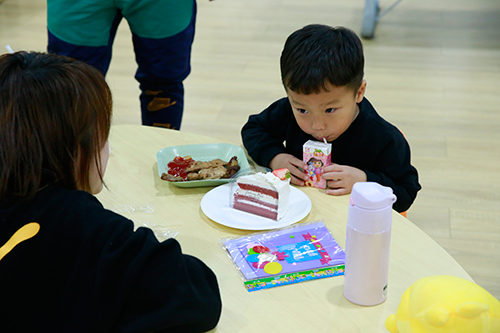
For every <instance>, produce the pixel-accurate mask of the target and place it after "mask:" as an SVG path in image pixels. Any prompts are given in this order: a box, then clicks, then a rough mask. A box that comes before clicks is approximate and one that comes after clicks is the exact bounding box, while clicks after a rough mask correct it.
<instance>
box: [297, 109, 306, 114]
mask: <svg viewBox="0 0 500 333" xmlns="http://www.w3.org/2000/svg"><path fill="white" fill-rule="evenodd" d="M297 112H298V113H307V110H305V109H297Z"/></svg>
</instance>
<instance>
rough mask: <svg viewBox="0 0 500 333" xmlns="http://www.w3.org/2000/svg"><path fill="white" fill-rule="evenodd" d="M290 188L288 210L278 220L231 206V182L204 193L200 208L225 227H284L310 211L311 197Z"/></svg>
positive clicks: (262, 228) (256, 228)
mask: <svg viewBox="0 0 500 333" xmlns="http://www.w3.org/2000/svg"><path fill="white" fill-rule="evenodd" d="M290 190H291V191H290V200H289V206H288V212H286V214H285V216H283V217H282V218H281V219H280V220H278V221H275V220H272V219H268V218H265V217H261V216H258V215H254V214H250V213H247V212H243V211H241V210H237V209H233V208H231V207H230V206H229V199H230V192H231V184H225V185H221V186H218V187H216V188H214V189H212V190H210V191H209V192H208V193H207V194H205V195H204V196H203V198H202V199H201V210H202V211H203V213H205V215H206V216H207V217H208V218H209V219H211V220H213V221H215V222H217V223H219V224H222V225H225V226H226V227H231V228H236V229H243V230H269V229H276V228H281V227H286V226H288V225H291V224H293V223H295V222H298V221H300V220H302V219H303V218H304V217H306V216H307V214H309V212H310V211H311V199H309V197H308V196H307V195H306V194H305V193H304V192H302V191H301V190H299V189H297V188H295V187H293V186H290Z"/></svg>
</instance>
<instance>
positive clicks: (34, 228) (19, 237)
mask: <svg viewBox="0 0 500 333" xmlns="http://www.w3.org/2000/svg"><path fill="white" fill-rule="evenodd" d="M38 230H40V225H39V224H38V223H36V222H31V223H28V224H26V225H24V226H22V227H21V228H20V229H19V230H18V231H16V232H15V233H14V235H12V237H11V238H10V239H9V240H8V241H7V243H5V244H4V245H3V246H2V247H0V260H2V259H3V257H5V255H6V254H7V253H9V252H10V251H11V250H12V249H13V248H14V247H15V246H16V245H17V244H19V243H21V242H24V241H25V240H27V239H30V238H31V237H33V236H35V235H36V234H37V233H38Z"/></svg>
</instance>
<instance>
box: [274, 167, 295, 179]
mask: <svg viewBox="0 0 500 333" xmlns="http://www.w3.org/2000/svg"><path fill="white" fill-rule="evenodd" d="M273 174H274V175H275V176H276V177H278V178H279V179H281V180H286V179H289V178H291V177H292V176H291V174H290V170H288V169H287V168H281V169H276V170H273Z"/></svg>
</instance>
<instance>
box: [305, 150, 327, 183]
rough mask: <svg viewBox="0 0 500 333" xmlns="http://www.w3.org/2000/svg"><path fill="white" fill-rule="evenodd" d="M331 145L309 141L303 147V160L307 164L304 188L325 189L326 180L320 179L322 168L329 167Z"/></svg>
mask: <svg viewBox="0 0 500 333" xmlns="http://www.w3.org/2000/svg"><path fill="white" fill-rule="evenodd" d="M331 154H332V144H331V143H327V142H326V141H325V142H319V141H313V140H309V141H307V142H306V143H305V144H304V146H303V160H304V162H305V163H306V164H307V174H308V176H309V179H308V180H307V181H306V182H305V185H306V186H313V187H318V188H322V189H324V188H326V180H325V179H322V178H321V174H322V173H323V168H324V167H326V166H328V165H331V164H332V163H331Z"/></svg>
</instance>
